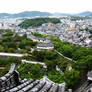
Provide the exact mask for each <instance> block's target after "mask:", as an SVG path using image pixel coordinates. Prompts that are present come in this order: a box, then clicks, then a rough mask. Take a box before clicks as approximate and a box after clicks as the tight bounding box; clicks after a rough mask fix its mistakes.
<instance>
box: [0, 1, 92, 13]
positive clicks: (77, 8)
mask: <svg viewBox="0 0 92 92" xmlns="http://www.w3.org/2000/svg"><path fill="white" fill-rule="evenodd" d="M23 11H42V12H50V13H54V12H60V13H71V14H73V13H79V12H83V11H92V0H0V13H19V12H23Z"/></svg>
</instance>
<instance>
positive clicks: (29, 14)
mask: <svg viewBox="0 0 92 92" xmlns="http://www.w3.org/2000/svg"><path fill="white" fill-rule="evenodd" d="M36 16H59V17H62V16H92V12H90V11H85V12H81V13H78V14H68V13H49V12H40V11H24V12H20V13H16V14H9V13H0V18H6V17H8V18H18V17H22V18H25V17H36Z"/></svg>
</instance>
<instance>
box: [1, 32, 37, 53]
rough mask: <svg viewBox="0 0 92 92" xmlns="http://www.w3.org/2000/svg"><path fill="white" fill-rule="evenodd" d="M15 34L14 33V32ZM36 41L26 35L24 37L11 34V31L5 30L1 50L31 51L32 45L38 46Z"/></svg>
mask: <svg viewBox="0 0 92 92" xmlns="http://www.w3.org/2000/svg"><path fill="white" fill-rule="evenodd" d="M13 35H14V33H13ZM36 44H37V43H36V42H33V41H32V40H31V39H28V38H27V36H26V35H23V36H22V37H20V36H18V35H17V34H16V35H15V36H12V35H11V32H10V31H9V32H7V33H6V32H5V34H4V36H3V37H2V38H1V39H0V52H10V53H29V52H30V49H31V48H32V47H35V46H36Z"/></svg>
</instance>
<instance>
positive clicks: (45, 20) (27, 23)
mask: <svg viewBox="0 0 92 92" xmlns="http://www.w3.org/2000/svg"><path fill="white" fill-rule="evenodd" d="M48 22H51V23H54V24H57V23H60V20H59V19H58V18H35V19H25V20H24V21H23V22H22V23H21V24H19V26H20V27H22V28H28V27H30V26H32V27H37V26H41V25H42V24H43V23H48Z"/></svg>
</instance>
